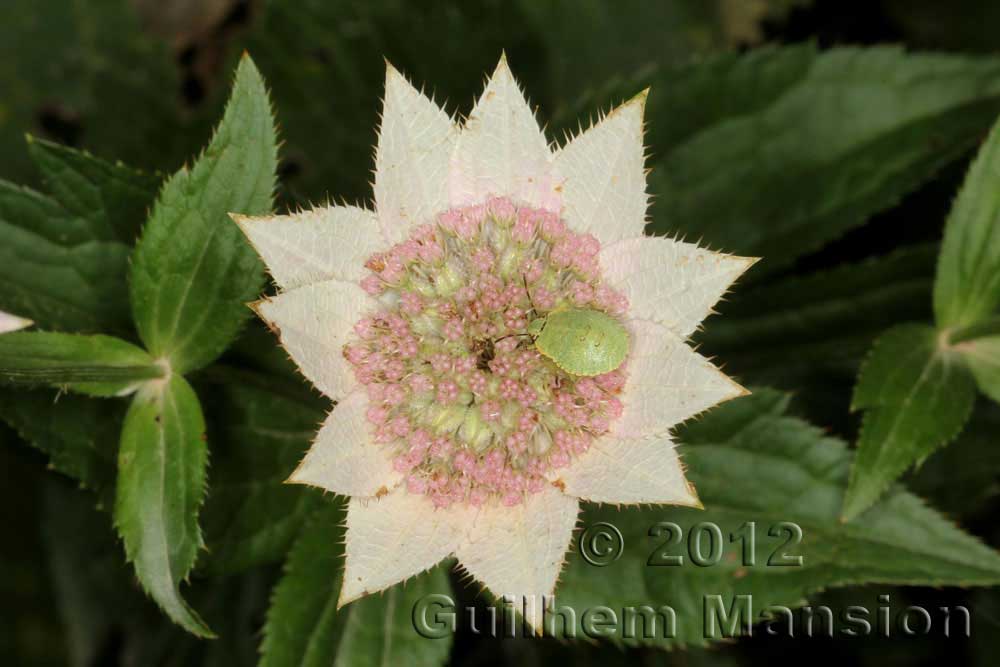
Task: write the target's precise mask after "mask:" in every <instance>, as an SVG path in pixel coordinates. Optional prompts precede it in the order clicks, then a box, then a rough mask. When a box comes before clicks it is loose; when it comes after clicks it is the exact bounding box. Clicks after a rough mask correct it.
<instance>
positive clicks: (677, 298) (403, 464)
mask: <svg viewBox="0 0 1000 667" xmlns="http://www.w3.org/2000/svg"><path fill="white" fill-rule="evenodd" d="M645 100H646V95H645V93H643V94H640V95H638V96H636V97H634V98H633V99H632V100H630V101H628V102H627V103H625V104H624V105H622V106H621V107H619V108H618V109H616V110H614V111H613V112H612V113H610V114H608V115H607V116H606V117H604V118H602V119H601V120H600V121H599V122H598V123H597V124H596V125H594V126H593V127H591V128H590V129H588V130H587V131H585V132H583V133H582V134H581V135H580V136H578V137H576V138H574V139H573V140H571V141H569V142H568V143H567V145H565V146H563V147H561V148H558V149H556V150H553V149H551V148H550V146H549V144H548V142H547V141H546V139H545V135H544V134H543V133H542V131H541V130H540V129H539V126H538V123H537V122H536V120H535V116H534V114H533V113H532V111H531V108H530V107H529V106H528V103H527V102H526V101H525V99H524V96H523V95H522V93H521V90H520V88H519V87H518V85H517V83H516V82H515V81H514V78H513V76H512V75H511V72H510V70H509V69H508V67H507V63H506V60H505V59H503V58H501V60H500V64H499V65H498V66H497V68H496V71H495V72H494V73H493V76H492V77H491V79H490V81H489V83H488V84H487V86H486V90H485V91H484V93H483V95H482V97H481V98H480V99H479V101H478V102H477V103H476V105H475V108H474V109H473V111H472V113H471V114H470V116H469V118H468V119H467V120H466V121H465V122H464V124H461V125H459V124H457V123H456V122H455V121H454V120H453V119H452V118H450V117H449V116H448V115H447V114H446V113H445V112H444V111H442V110H441V109H440V108H439V107H438V106H437V105H435V104H434V103H433V102H432V101H431V100H430V99H428V98H427V97H425V96H424V95H422V94H421V93H420V92H419V91H417V90H416V89H415V88H413V87H412V86H411V85H410V84H409V83H408V82H407V81H406V80H405V79H404V78H403V77H402V76H401V75H400V74H399V72H397V71H396V70H395V69H393V68H392V66H389V67H388V70H387V74H386V93H385V109H384V112H383V117H382V126H381V131H380V134H379V142H378V150H377V153H376V160H375V167H376V169H375V211H374V212H372V211H368V210H365V209H363V208H355V207H347V206H333V207H323V208H316V209H313V210H310V211H307V212H304V213H298V214H295V215H290V216H273V217H262V218H244V217H239V216H237V222H238V223H239V224H240V226H241V227H242V228H243V230H244V232H245V233H246V234H247V236H248V238H249V239H250V241H251V242H252V243H253V245H254V246H255V247H256V248H257V250H258V251H259V252H260V254H261V256H262V257H263V259H264V261H265V262H266V263H267V265H268V266H269V268H270V271H271V274H272V275H273V276H274V279H275V281H276V282H277V283H278V286H279V287H280V288H281V290H282V291H281V293H280V294H278V295H277V296H276V297H273V298H269V299H265V300H263V301H261V302H259V303H258V304H256V309H257V312H258V313H259V314H260V316H261V317H262V318H263V319H264V320H266V321H267V322H268V323H269V324H270V325H271V327H272V328H273V329H274V331H275V332H276V333H277V334H278V335H279V336H280V338H281V342H282V344H283V345H284V346H285V348H286V349H287V350H288V352H289V353H290V354H291V356H292V357H293V359H295V361H296V362H297V363H298V365H299V367H300V368H301V370H302V372H303V374H305V376H306V377H308V378H309V379H310V380H311V381H312V382H313V383H314V384H315V385H316V387H317V388H319V389H320V390H321V391H322V392H323V393H325V394H326V395H327V396H329V397H330V398H331V399H333V400H335V401H336V402H337V405H336V407H335V408H334V409H333V411H332V412H331V413H330V415H329V417H328V418H327V420H326V423H325V424H324V425H323V426H322V428H321V429H320V431H319V434H318V435H317V438H316V441H315V443H314V444H313V446H312V448H311V450H310V451H309V453H308V454H307V455H306V457H305V459H304V460H303V461H302V463H301V464H300V466H299V467H298V469H297V470H296V471H295V472H294V474H293V475H292V477H291V481H293V482H298V483H303V484H310V485H313V486H318V487H321V488H323V489H326V490H328V491H332V492H334V493H339V494H343V495H346V496H350V502H349V506H348V513H347V537H346V539H347V544H346V563H345V568H344V580H343V586H342V588H341V597H340V604H341V605H343V604H346V603H348V602H350V601H352V600H355V599H357V598H359V597H361V596H363V595H366V594H369V593H374V592H377V591H380V590H383V589H385V588H386V587H388V586H392V585H393V584H396V583H398V582H400V581H403V580H405V579H407V578H408V577H412V576H413V575H415V574H418V573H420V572H422V571H423V570H426V569H427V568H430V567H432V566H434V565H435V564H437V563H438V562H440V561H441V560H442V559H444V558H447V557H449V556H454V557H456V558H457V559H458V561H459V563H460V564H461V566H462V567H464V568H465V569H466V570H467V571H468V572H469V573H470V574H471V575H472V576H473V577H474V578H475V579H476V580H478V581H479V582H481V583H482V584H484V585H485V586H486V587H487V588H488V589H489V590H490V591H492V592H493V593H494V594H496V595H497V596H509V597H510V598H513V599H514V600H515V601H519V600H527V599H531V600H532V601H533V603H532V604H528V605H527V608H528V609H529V611H528V612H527V620H528V621H529V622H530V623H532V624H533V625H534V626H535V627H536V629H540V623H541V617H542V615H541V609H540V605H539V604H537V601H538V600H540V599H541V598H542V596H550V595H552V594H553V592H554V588H555V584H556V580H557V578H558V576H559V572H560V569H561V567H562V564H563V561H564V558H565V554H566V550H567V547H568V546H569V542H570V538H571V534H572V532H573V528H574V526H575V524H576V521H577V513H578V507H579V502H580V500H591V501H596V502H606V503H615V504H630V503H670V504H678V505H688V506H694V507H698V506H700V505H699V502H698V498H697V495H696V494H695V491H694V489H693V488H692V486H691V485H690V484H689V483H688V482H687V480H686V479H685V476H684V470H683V467H682V465H681V461H680V460H679V457H678V455H677V452H676V450H675V448H674V445H673V444H672V442H671V440H670V429H671V428H672V427H673V426H675V425H676V424H678V423H680V422H682V421H684V420H685V419H688V418H689V417H691V416H692V415H695V414H697V413H699V412H701V411H703V410H705V409H707V408H709V407H711V406H712V405H715V404H716V403H719V402H721V401H725V400H727V399H730V398H733V397H736V396H739V395H741V394H743V393H745V390H744V389H743V388H742V387H740V386H739V385H738V384H736V383H735V382H733V381H731V380H730V379H729V378H727V377H726V376H725V375H724V374H722V373H721V372H720V371H719V370H718V369H716V368H715V367H714V366H713V365H712V364H711V363H710V362H709V361H708V360H706V359H704V358H703V357H701V356H700V355H698V354H697V353H696V352H695V351H694V350H693V349H691V347H690V346H688V344H687V343H686V342H685V340H686V338H687V337H688V336H689V335H690V334H691V332H692V331H694V329H695V328H696V327H697V326H698V324H699V323H700V322H701V320H702V319H703V318H705V317H706V316H707V315H708V314H709V313H710V312H711V309H712V306H713V304H715V302H716V301H717V300H718V299H719V298H720V297H721V295H722V294H723V293H724V292H725V291H726V289H727V288H728V287H729V285H730V284H731V283H732V282H733V280H735V279H736V278H737V277H738V276H739V275H740V274H741V273H742V272H743V271H745V270H746V269H747V268H748V267H749V266H750V264H751V263H752V261H753V260H751V259H748V258H742V257H733V256H729V255H724V254H718V253H714V252H711V251H708V250H705V249H702V248H698V247H697V246H695V245H691V244H688V243H683V242H680V241H674V240H671V239H666V238H649V237H645V236H643V228H644V226H645V222H646V207H647V195H646V181H645V171H644V170H645V166H644V160H643V154H644V149H643V143H642V123H643V109H644V106H645ZM566 308H578V309H588V310H598V311H601V312H602V313H605V314H607V315H608V316H610V317H614V318H615V319H616V321H617V322H619V323H620V324H621V325H622V326H624V328H625V330H626V331H627V332H628V337H627V338H628V346H629V347H628V354H627V357H626V360H625V362H624V363H623V364H621V367H620V368H619V367H617V366H616V367H615V368H614V369H613V370H612V371H611V372H607V373H603V374H600V375H596V376H593V377H582V376H574V375H571V374H569V373H568V372H566V371H565V370H564V369H563V368H560V366H559V365H558V364H555V363H553V360H552V359H550V358H547V357H546V356H543V355H542V354H540V353H539V352H538V351H537V350H536V349H535V348H534V346H533V345H532V340H533V339H532V336H531V335H530V334H529V332H528V329H529V325H530V323H531V322H532V321H533V320H537V319H538V318H544V317H546V316H547V315H548V314H549V313H552V312H564V311H565V309H566ZM560 309H563V311H560ZM602 317H603V315H602ZM616 326H617V325H616ZM623 338H624V336H620V337H616V340H621V339H623ZM575 352H576V350H574V348H573V347H572V346H569V348H568V349H567V350H565V351H563V352H562V353H561V355H563V358H565V355H567V354H568V355H573V354H574V353H575ZM331 548H333V545H331Z"/></svg>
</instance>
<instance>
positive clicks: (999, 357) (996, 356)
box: [955, 336, 1000, 403]
mask: <svg viewBox="0 0 1000 667" xmlns="http://www.w3.org/2000/svg"><path fill="white" fill-rule="evenodd" d="M955 350H956V351H958V352H960V353H961V354H962V356H963V357H964V358H965V360H966V364H967V365H968V367H969V370H970V371H971V372H972V377H974V378H975V379H976V384H977V385H978V386H979V390H980V391H981V392H983V393H984V394H986V395H987V396H989V397H990V398H992V399H993V400H994V401H996V402H997V403H1000V336H984V337H982V338H976V339H974V340H969V341H965V342H963V343H959V344H957V345H956V346H955Z"/></svg>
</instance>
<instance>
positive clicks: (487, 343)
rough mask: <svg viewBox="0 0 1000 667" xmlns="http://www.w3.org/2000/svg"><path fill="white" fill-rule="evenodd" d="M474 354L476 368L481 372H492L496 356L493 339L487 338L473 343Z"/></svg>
mask: <svg viewBox="0 0 1000 667" xmlns="http://www.w3.org/2000/svg"><path fill="white" fill-rule="evenodd" d="M472 353H473V354H474V355H476V368H478V369H479V370H481V371H486V372H487V373H488V372H490V362H491V361H493V357H494V355H495V354H496V350H495V349H494V347H493V339H492V338H485V339H483V340H477V341H474V342H473V343H472Z"/></svg>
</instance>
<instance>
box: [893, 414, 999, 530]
mask: <svg viewBox="0 0 1000 667" xmlns="http://www.w3.org/2000/svg"><path fill="white" fill-rule="evenodd" d="M997 433H1000V406H997V405H994V404H992V403H989V402H988V401H980V402H979V403H978V404H977V405H976V408H975V409H974V410H973V412H972V417H971V418H970V419H969V423H968V424H967V425H966V427H965V429H963V431H962V433H961V434H960V435H959V436H958V438H956V440H955V442H953V443H952V444H950V445H948V446H947V447H945V448H944V449H942V450H940V451H939V452H937V453H936V454H935V455H934V456H932V457H930V458H929V459H927V461H925V462H924V463H923V465H921V466H920V467H919V468H917V469H916V470H915V471H914V472H913V474H912V475H910V476H909V477H907V478H906V481H905V483H906V487H907V488H908V489H911V490H912V491H913V492H914V493H916V494H917V495H919V496H920V497H921V498H926V499H927V500H928V501H929V502H930V503H931V504H932V505H933V506H934V507H936V508H938V509H939V510H941V511H942V512H945V513H946V514H948V515H950V516H955V517H959V516H961V517H966V516H969V515H973V514H976V513H977V512H982V511H984V509H985V510H986V511H989V505H986V501H987V500H989V499H991V498H994V497H996V495H997V494H998V493H1000V447H997V446H996V434H997Z"/></svg>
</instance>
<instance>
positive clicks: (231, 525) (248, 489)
mask: <svg viewBox="0 0 1000 667" xmlns="http://www.w3.org/2000/svg"><path fill="white" fill-rule="evenodd" d="M247 375H248V376H250V377H249V378H247V379H245V380H243V381H242V382H241V383H240V384H234V383H227V384H221V385H213V386H212V388H211V395H212V402H211V403H210V404H209V405H208V422H209V439H210V440H211V442H212V454H213V458H214V461H215V463H214V466H213V468H212V492H211V494H210V495H209V498H208V501H207V502H206V503H205V508H204V509H203V511H202V524H203V526H204V529H205V542H206V544H207V545H208V551H209V554H211V557H210V558H209V559H207V561H206V563H205V565H206V568H207V569H208V570H210V571H212V572H220V573H230V572H235V571H239V570H243V569H246V568H249V567H252V566H256V565H260V564H263V563H269V562H274V561H280V560H281V559H282V558H283V557H284V555H285V554H286V553H287V551H288V548H289V546H290V545H291V543H292V541H293V540H294V538H295V536H296V535H297V534H298V532H299V530H300V529H301V527H302V523H303V521H304V520H305V518H306V517H307V516H308V514H309V513H310V512H311V511H312V510H313V508H315V506H316V502H317V500H318V499H319V495H318V494H316V493H315V492H314V490H313V489H310V488H307V487H303V486H300V485H297V484H286V483H285V480H287V479H288V476H289V475H290V474H291V473H292V471H293V470H294V469H295V466H296V465H298V463H299V461H301V460H302V457H303V456H304V455H305V452H306V450H308V449H309V445H310V444H311V443H312V441H313V439H314V438H315V437H316V431H317V429H318V427H319V424H320V423H321V422H322V420H323V415H324V411H323V409H322V407H321V405H313V404H312V403H309V402H303V401H300V400H297V399H293V398H290V397H288V396H286V395H283V394H282V393H280V391H279V390H278V386H277V385H279V384H280V382H281V380H280V379H272V378H268V377H266V376H260V375H256V374H247ZM254 380H257V381H258V383H259V384H256V385H255V384H254V382H253V381H254Z"/></svg>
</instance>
